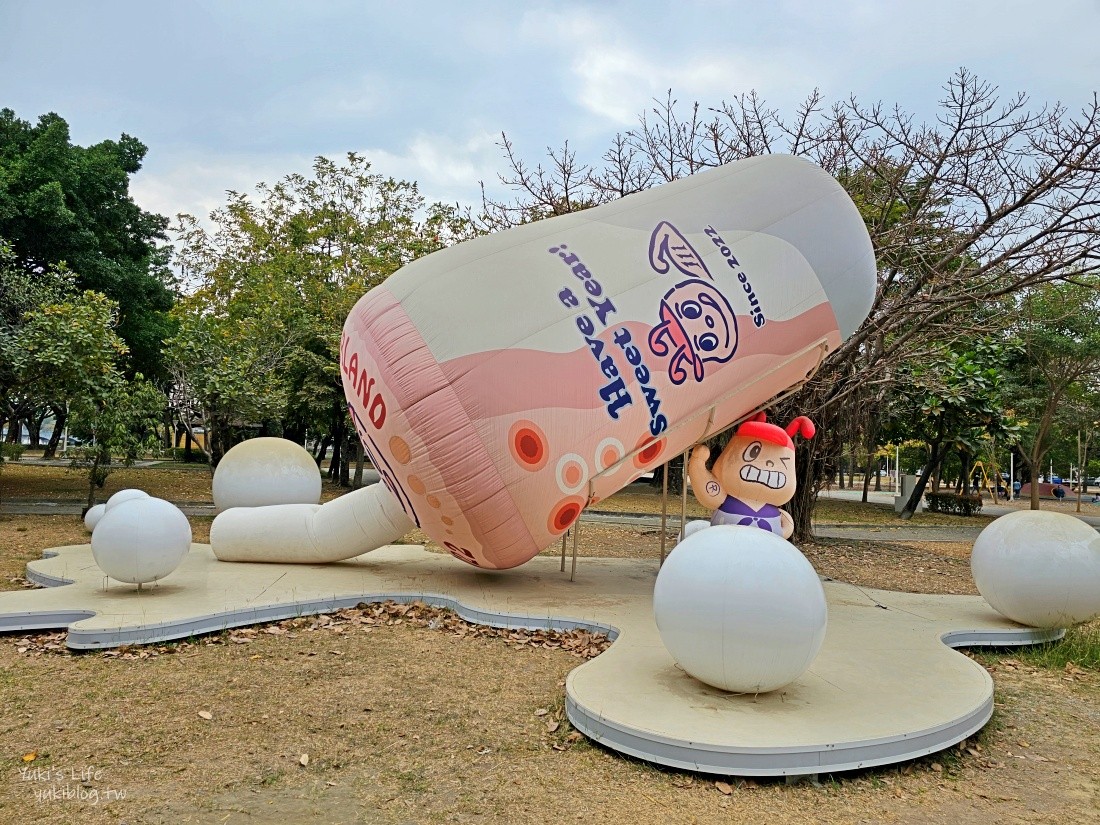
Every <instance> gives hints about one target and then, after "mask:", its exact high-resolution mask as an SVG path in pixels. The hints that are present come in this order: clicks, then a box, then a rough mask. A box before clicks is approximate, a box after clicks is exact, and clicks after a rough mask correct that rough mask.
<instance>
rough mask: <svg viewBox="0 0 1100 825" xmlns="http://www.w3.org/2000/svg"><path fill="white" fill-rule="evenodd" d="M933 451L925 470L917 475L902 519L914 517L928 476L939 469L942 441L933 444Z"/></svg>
mask: <svg viewBox="0 0 1100 825" xmlns="http://www.w3.org/2000/svg"><path fill="white" fill-rule="evenodd" d="M931 447H932V452H931V454H930V455H929V457H928V463H927V464H925V465H924V470H923V471H922V472H921V474H920V475H919V476H918V477H917V484H916V486H915V487H913V492H912V493H911V494H910V495H909V501H907V502H905V507H904V508H903V509H902V511H901V513H900V516H901V518H902V520H904V521H909V519H911V518H912V517H913V514H914V513H916V512H917V507H919V506H920V500H921V498H922V497H923V496H924V490H925V488H926V487H927V486H928V478H929V476H930V475H931V474H932V472H933V471H934V470H935V469H937V467H938V466H939V464H940V461H941V460H942V459H943V456H942V455H941V454H940V449H941V447H940V443H939V442H938V441H937V442H936V443H934V444H932V445H931Z"/></svg>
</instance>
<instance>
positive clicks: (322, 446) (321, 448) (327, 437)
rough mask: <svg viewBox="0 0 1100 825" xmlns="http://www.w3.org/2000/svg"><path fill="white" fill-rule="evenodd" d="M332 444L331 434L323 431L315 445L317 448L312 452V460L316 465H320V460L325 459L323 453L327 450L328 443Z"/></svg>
mask: <svg viewBox="0 0 1100 825" xmlns="http://www.w3.org/2000/svg"><path fill="white" fill-rule="evenodd" d="M330 444H332V434H331V433H325V434H324V436H322V437H321V442H320V443H319V444H318V445H317V450H316V452H314V454H313V460H314V461H316V462H317V466H318V467H320V466H321V462H323V461H324V460H325V453H327V452H328V448H329V445H330Z"/></svg>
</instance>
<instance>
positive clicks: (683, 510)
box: [680, 450, 690, 541]
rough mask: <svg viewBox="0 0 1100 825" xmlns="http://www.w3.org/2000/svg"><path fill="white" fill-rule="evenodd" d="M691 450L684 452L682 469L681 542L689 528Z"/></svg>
mask: <svg viewBox="0 0 1100 825" xmlns="http://www.w3.org/2000/svg"><path fill="white" fill-rule="evenodd" d="M689 452H690V450H684V466H683V468H682V478H681V479H680V540H681V541H682V540H683V538H684V529H685V528H686V527H687V511H688V453H689Z"/></svg>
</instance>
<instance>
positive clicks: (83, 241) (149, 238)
mask: <svg viewBox="0 0 1100 825" xmlns="http://www.w3.org/2000/svg"><path fill="white" fill-rule="evenodd" d="M146 151H147V150H146V147H145V146H144V145H143V144H142V143H141V142H140V141H139V140H138V139H137V138H134V137H131V136H130V135H125V134H124V135H122V136H121V137H120V138H119V139H118V140H105V141H102V142H100V143H97V144H95V145H93V146H88V147H83V146H76V145H74V144H72V143H71V141H70V138H69V125H68V123H66V122H65V120H64V119H63V118H61V117H60V116H58V115H56V114H53V113H50V114H46V115H42V116H41V117H40V118H39V119H38V122H37V123H36V124H33V125H32V124H31V123H29V122H28V121H24V120H20V119H18V118H17V117H16V115H15V112H13V111H12V110H11V109H0V237H3V238H6V239H7V241H8V242H9V243H10V245H11V248H12V250H13V252H14V254H15V259H16V261H17V264H18V266H19V267H20V268H21V269H22V270H23V271H25V272H27V273H29V274H41V273H43V272H46V271H47V270H49V269H50V268H51V267H55V266H59V265H61V264H63V263H64V264H66V265H67V266H68V268H69V270H71V271H72V272H74V273H76V281H77V285H78V287H79V288H81V289H91V290H95V291H97V292H101V293H103V294H104V295H107V296H108V297H110V298H111V299H113V300H114V301H116V302H117V303H118V305H119V323H118V332H119V335H120V336H121V337H122V338H123V339H124V340H125V341H126V342H127V345H128V346H129V348H130V351H131V367H132V369H134V370H137V371H140V372H144V373H145V374H146V375H150V376H156V375H157V374H158V373H159V370H160V349H161V341H162V340H163V339H164V337H165V336H166V335H167V333H168V332H169V331H170V325H169V320H168V315H167V312H168V310H169V309H170V308H171V306H172V301H173V293H172V289H171V285H172V276H171V273H170V272H169V270H168V268H167V264H168V250H167V249H166V248H165V247H163V246H162V245H161V244H160V242H161V241H164V240H166V236H165V230H166V228H167V225H168V221H167V219H166V218H164V217H163V216H160V215H154V214H151V213H149V212H145V211H143V210H142V209H141V208H139V207H138V206H137V204H135V203H134V201H133V199H132V198H131V197H130V193H129V182H130V176H131V175H133V174H135V173H136V172H137V171H138V170H139V169H140V168H141V162H142V160H143V159H144V157H145V153H146Z"/></svg>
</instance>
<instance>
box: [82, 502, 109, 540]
mask: <svg viewBox="0 0 1100 825" xmlns="http://www.w3.org/2000/svg"><path fill="white" fill-rule="evenodd" d="M106 512H107V505H106V504H96V505H95V506H94V507H89V508H88V512H87V513H85V514H84V529H85V530H87V531H88V532H89V533H91V532H94V531H95V526H96V525H97V524H99V521H100V519H102V518H103V516H104V514H105V513H106Z"/></svg>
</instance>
